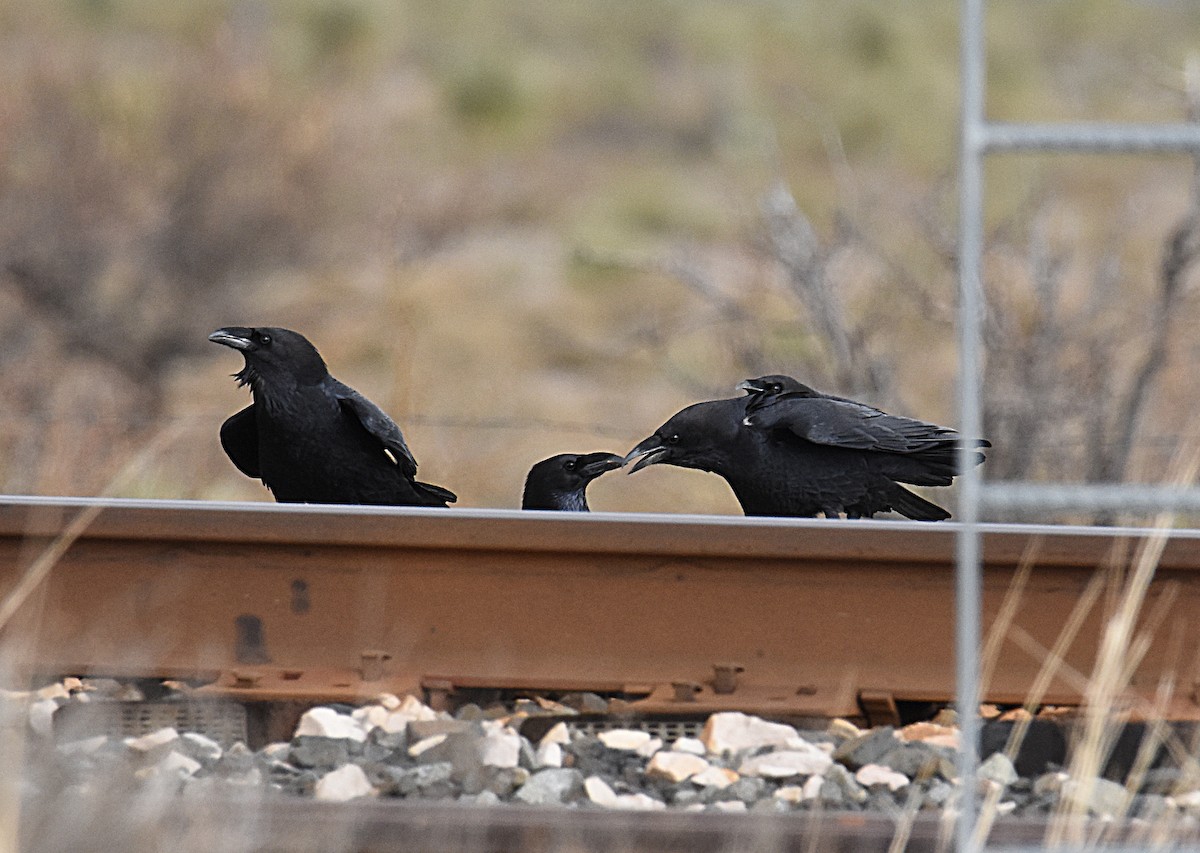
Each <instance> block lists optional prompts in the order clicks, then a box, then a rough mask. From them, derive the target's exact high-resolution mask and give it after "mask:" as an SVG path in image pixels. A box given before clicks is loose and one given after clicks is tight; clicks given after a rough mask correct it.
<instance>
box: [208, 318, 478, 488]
mask: <svg viewBox="0 0 1200 853" xmlns="http://www.w3.org/2000/svg"><path fill="white" fill-rule="evenodd" d="M208 339H209V340H210V341H212V342H214V343H218V344H222V345H223V346H227V347H232V348H233V349H236V350H238V351H239V352H241V354H242V355H243V356H244V357H245V360H246V364H245V367H243V368H242V370H241V371H240V372H238V373H237V374H235V378H236V379H237V380H238V384H239V385H249V386H250V392H251V394H252V396H253V398H254V402H253V403H251V404H250V405H249V406H247V407H246V408H244V409H242V410H241V411H240V412H237V413H236V414H234V415H232V416H231V417H230V418H229V419H228V420H226V421H225V423H224V424H222V425H221V446H222V447H223V448H224V449H225V453H226V454H228V456H229V458H230V460H232V461H233V464H234V465H236V466H237V468H238V470H239V471H241V472H242V473H243V474H245V475H246V476H247V477H257V478H258V479H261V480H262V481H263V483H264V484H265V485H266V487H267V488H268V489H270V490H271V493H272V494H273V495H274V496H275V499H276V500H277V501H280V502H285V503H336V504H396V505H403V506H446V504H447V503H452V502H454V501H455V500H457V497H456V496H455V494H454V493H453V492H451V491H449V490H447V489H443V488H442V487H440V486H434V485H430V484H429V483H422V482H420V481H419V480H417V479H416V474H417V461H416V459H414V458H413V455H412V452H411V451H409V449H408V445H407V444H405V442H404V436H403V435H401V433H400V427H398V426H396V423H395V421H393V420H392V419H391V418H389V417H388V416H387V414H385V413H384V411H383V410H382V409H380V408H379V407H378V406H376V405H375V404H374V403H372V402H371V401H370V400H368V399H367V398H366V397H364V396H363V395H362V394H359V393H358V392H357V391H355V390H354V389H353V388H351V387H350V386H348V385H345V384H343V383H341V382H339V381H338V380H336V379H334V378H333V377H332V376H330V375H329V371H328V369H327V368H326V366H325V361H324V360H323V359H322V358H321V355H320V353H318V352H317V349H316V347H314V346H313V345H312V344H311V343H309V341H308V339H307V338H305V337H304V336H303V335H301V334H299V333H297V332H293V331H291V330H289V329H278V328H271V327H259V328H246V327H242V326H229V327H226V328H223V329H218V330H217V331H215V332H213V333H212V334H211V335H209V336H208Z"/></svg>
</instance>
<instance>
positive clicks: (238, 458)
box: [221, 403, 262, 479]
mask: <svg viewBox="0 0 1200 853" xmlns="http://www.w3.org/2000/svg"><path fill="white" fill-rule="evenodd" d="M221 447H223V448H225V454H226V455H227V456H228V457H229V459H230V460H231V461H232V462H233V464H234V465H236V466H237V469H238V470H239V471H241V472H242V473H243V474H245V475H246V476H247V477H257V478H258V479H262V474H261V473H259V467H258V424H257V422H256V421H255V418H254V404H253V403H251V404H250V405H249V406H247V407H246V408H244V409H242V410H241V411H240V412H237V413H236V414H233V415H230V416H229V417H228V418H227V419H226V420H225V423H223V424H221Z"/></svg>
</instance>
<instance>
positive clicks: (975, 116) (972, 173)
mask: <svg viewBox="0 0 1200 853" xmlns="http://www.w3.org/2000/svg"><path fill="white" fill-rule="evenodd" d="M961 15H962V17H961V21H960V28H961V34H960V38H961V45H960V50H961V63H962V96H961V97H962V120H961V124H960V127H961V134H962V138H961V140H960V151H959V160H960V167H959V168H960V174H959V211H958V216H959V239H960V244H959V247H958V288H959V291H958V339H959V341H958V358H959V363H958V394H959V401H958V402H959V424H960V430H961V434H962V436H963V438H964V440H963V442H962V443H961V446H960V447H959V454H958V469H959V472H960V478H959V505H958V514H959V519H960V520H961V521H962V526H961V527H960V528H959V532H958V536H957V578H956V606H957V619H956V621H955V628H956V630H955V646H954V653H955V677H956V689H957V707H958V721H959V737H960V745H959V754H958V776H959V804H960V805H959V809H960V811H959V817H958V824H957V827H956V834H955V840H956V845H955V846H956V849H957V850H958V853H975V851H977V850H978V849H979V848H978V846H977V845H976V843H975V838H974V834H975V823H976V817H977V815H976V812H977V803H976V794H975V774H976V770H977V767H978V763H979V758H978V754H977V750H978V748H979V698H978V697H979V654H980V639H979V637H980V606H981V605H980V602H981V596H980V571H981V570H980V554H979V542H980V538H979V529H978V527H977V525H978V522H979V486H980V481H979V469H978V468H977V467H976V466H975V463H974V459H973V456H974V452H973V451H972V450H971V449H970V447H969V440H970V439H973V438H975V437H977V436H979V435H980V433H981V431H982V428H983V424H982V420H983V419H982V417H981V416H980V409H981V394H980V350H981V348H982V347H981V342H980V339H981V331H980V326H981V322H982V316H981V315H982V307H983V296H982V287H981V285H980V266H981V257H982V253H983V201H982V199H983V141H984V133H983V131H984V73H985V58H984V57H985V54H984V47H985V41H984V26H983V25H984V20H983V0H963V3H962V10H961Z"/></svg>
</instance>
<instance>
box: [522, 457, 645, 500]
mask: <svg viewBox="0 0 1200 853" xmlns="http://www.w3.org/2000/svg"><path fill="white" fill-rule="evenodd" d="M624 464H625V459H624V458H623V457H621V456H617V455H616V454H615V453H585V454H582V455H578V454H574V453H560V454H559V455H558V456H551V457H550V458H549V459H543V460H542V461H541V462H538V463H537V464H536V465H534V466H533V467H532V468H530V469H529V475H528V476H527V477H526V478H525V493H524V494H523V495H522V496H521V509H561V510H572V511H575V512H587V511H588V505H587V494H586V493H585V492H586V490H587V487H588V483H590V482H592V480H594V479H596V478H597V477H599V476H600V475H601V474H603V473H604V472H605V471H611V470H613V469H614V468H620V467H621V466H622V465H624Z"/></svg>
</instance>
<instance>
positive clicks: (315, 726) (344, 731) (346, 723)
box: [296, 707, 367, 743]
mask: <svg viewBox="0 0 1200 853" xmlns="http://www.w3.org/2000/svg"><path fill="white" fill-rule="evenodd" d="M301 736H311V737H329V738H342V739H344V740H353V741H359V742H360V743H361V742H362V741H364V740H366V739H367V733H366V732H365V731H363V727H362V726H360V725H359V724H358V721H357V720H355V719H354V718H353V717H351V716H349V715H347V714H339V713H338V712H337V711H335V710H333V708H325V707H320V708H313V709H311V710H309V711H306V712H305V713H304V716H303V717H301V718H300V724H299V725H298V726H296V737H301Z"/></svg>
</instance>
